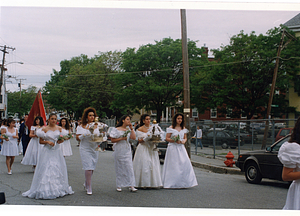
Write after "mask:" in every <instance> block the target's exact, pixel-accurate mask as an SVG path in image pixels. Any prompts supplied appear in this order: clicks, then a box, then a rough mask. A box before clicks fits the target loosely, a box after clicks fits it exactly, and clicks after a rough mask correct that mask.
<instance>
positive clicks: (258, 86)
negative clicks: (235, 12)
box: [191, 28, 300, 119]
mask: <svg viewBox="0 0 300 216" xmlns="http://www.w3.org/2000/svg"><path fill="white" fill-rule="evenodd" d="M291 34H293V33H292V32H291ZM281 35H282V33H281V28H274V29H271V30H269V31H268V32H267V34H266V35H263V34H259V35H256V34H255V32H251V33H250V34H245V33H244V32H243V31H241V32H240V33H239V34H237V35H235V36H233V37H231V39H230V44H229V45H227V46H222V47H221V48H220V49H214V50H212V51H213V54H214V57H215V61H214V62H211V64H210V65H209V66H210V67H205V68H201V69H199V71H198V72H197V74H195V76H194V78H193V80H192V85H191V88H192V90H191V95H193V96H192V97H191V103H192V104H194V106H195V107H196V108H197V109H198V111H200V112H203V111H205V110H206V109H207V108H217V107H219V110H218V112H219V113H223V114H226V113H227V114H229V113H228V110H231V111H232V112H231V113H230V116H231V117H236V118H237V117H240V116H241V114H244V115H245V116H247V119H251V118H252V117H253V116H254V115H256V114H262V116H263V117H265V116H264V114H265V112H266V109H265V108H266V107H267V104H268V100H269V92H270V86H271V83H272V79H273V73H274V68H275V59H276V56H277V50H278V47H279V43H280V39H281ZM286 40H287V38H285V41H286ZM299 48H300V43H299V41H298V40H297V41H292V42H291V43H290V44H289V45H288V46H287V47H286V48H285V49H283V51H282V52H281V56H280V64H279V65H280V66H279V70H278V75H277V82H276V91H277V92H280V93H281V94H275V96H274V99H273V104H278V105H279V108H277V109H276V110H275V112H273V115H275V114H276V115H282V114H285V113H287V112H289V111H291V110H295V108H293V107H289V106H288V101H287V100H285V94H286V93H287V90H288V87H289V83H290V80H292V79H293V78H294V77H295V75H296V74H297V73H298V72H299V67H298V65H299V62H298V60H297V59H296V58H292V57H299V55H300V53H299ZM273 110H274V109H273Z"/></svg>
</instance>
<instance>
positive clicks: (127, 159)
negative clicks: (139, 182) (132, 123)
mask: <svg viewBox="0 0 300 216" xmlns="http://www.w3.org/2000/svg"><path fill="white" fill-rule="evenodd" d="M124 132H125V131H120V130H118V129H117V128H113V129H112V130H111V132H110V137H112V138H120V137H122V136H123V134H124ZM129 137H130V133H129V134H128V135H127V140H121V141H119V142H117V143H115V144H114V152H113V156H114V160H115V171H116V186H117V188H121V187H129V186H135V178H134V172H133V166H132V153H131V146H130V144H129Z"/></svg>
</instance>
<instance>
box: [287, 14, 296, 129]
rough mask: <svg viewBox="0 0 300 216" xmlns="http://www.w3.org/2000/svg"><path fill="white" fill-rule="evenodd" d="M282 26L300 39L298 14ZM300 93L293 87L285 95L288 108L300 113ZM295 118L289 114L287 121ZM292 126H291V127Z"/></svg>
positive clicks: (293, 114) (294, 115)
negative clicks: (290, 107)
mask: <svg viewBox="0 0 300 216" xmlns="http://www.w3.org/2000/svg"><path fill="white" fill-rule="evenodd" d="M283 25H285V26H287V27H288V28H289V29H290V30H292V31H294V32H295V34H296V37H300V13H299V14H297V15H296V16H295V17H293V18H292V19H290V20H289V21H287V22H286V23H284V24H283ZM299 78H300V75H299ZM299 96H300V92H299V93H298V92H297V91H295V89H294V87H293V85H291V87H290V88H289V92H288V94H287V98H288V101H289V106H292V107H296V111H298V112H300V97H299ZM298 117H299V116H297V115H296V114H295V113H289V114H288V118H289V119H296V118H298ZM291 126H293V125H291Z"/></svg>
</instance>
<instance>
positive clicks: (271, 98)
mask: <svg viewBox="0 0 300 216" xmlns="http://www.w3.org/2000/svg"><path fill="white" fill-rule="evenodd" d="M285 36H287V37H288V38H289V40H288V41H287V42H286V43H285V44H283V40H284V37H285ZM292 40H297V39H296V38H295V37H294V36H293V35H291V34H290V33H288V32H287V31H286V30H285V29H283V31H282V35H281V41H280V44H279V47H278V51H277V57H276V63H275V69H274V74H273V81H272V86H271V91H270V96H269V103H268V108H267V121H266V126H265V132H264V139H263V142H262V146H261V149H265V148H266V142H267V136H268V131H269V118H270V113H271V106H272V101H273V96H274V90H275V85H276V78H277V72H278V66H279V58H280V53H281V51H282V50H283V49H284V48H285V47H286V46H287V45H288V44H289V43H290V42H291V41H292Z"/></svg>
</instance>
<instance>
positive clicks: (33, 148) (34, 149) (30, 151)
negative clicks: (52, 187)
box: [21, 116, 44, 170]
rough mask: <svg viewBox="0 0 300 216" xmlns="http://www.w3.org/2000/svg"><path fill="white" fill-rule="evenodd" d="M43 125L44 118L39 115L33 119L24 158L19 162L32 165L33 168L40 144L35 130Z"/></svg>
mask: <svg viewBox="0 0 300 216" xmlns="http://www.w3.org/2000/svg"><path fill="white" fill-rule="evenodd" d="M43 126H44V120H43V118H42V117H41V116H37V117H36V118H35V119H34V121H33V126H31V128H30V133H29V137H30V138H31V139H30V141H29V143H28V146H27V149H26V153H25V156H24V158H23V159H22V162H21V164H23V165H32V166H33V170H34V169H35V167H36V164H37V160H38V155H39V152H40V149H41V148H42V145H40V138H39V137H38V136H37V135H36V131H37V130H38V129H39V128H41V127H43Z"/></svg>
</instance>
